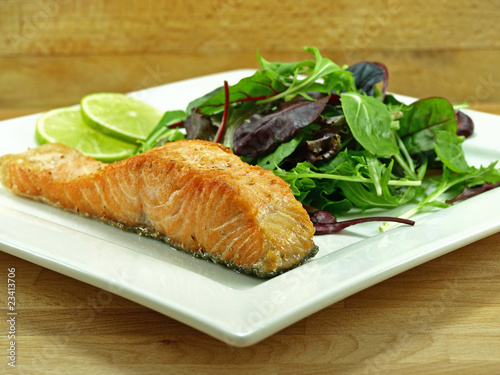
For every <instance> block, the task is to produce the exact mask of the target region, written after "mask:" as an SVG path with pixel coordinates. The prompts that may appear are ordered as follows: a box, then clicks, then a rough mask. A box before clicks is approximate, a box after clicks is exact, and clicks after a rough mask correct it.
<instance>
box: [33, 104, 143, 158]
mask: <svg viewBox="0 0 500 375" xmlns="http://www.w3.org/2000/svg"><path fill="white" fill-rule="evenodd" d="M35 135H36V140H37V141H38V143H40V144H43V143H48V142H50V143H55V142H57V143H62V144H65V145H67V146H70V147H73V148H75V149H77V150H78V151H80V152H81V153H83V154H85V155H88V156H90V157H93V158H94V159H97V160H101V161H103V162H107V163H109V162H113V161H116V160H121V159H124V158H126V157H127V156H130V155H131V154H133V153H134V152H135V150H136V149H137V145H134V144H131V143H127V142H123V141H121V140H118V139H114V138H111V137H108V136H107V135H105V134H102V133H100V132H98V131H96V130H95V129H93V128H91V127H89V126H87V125H86V124H85V122H84V121H83V119H82V115H81V110H80V106H72V107H65V108H58V109H53V110H50V111H48V112H45V113H43V114H42V115H41V116H40V117H39V118H38V119H37V122H36V132H35Z"/></svg>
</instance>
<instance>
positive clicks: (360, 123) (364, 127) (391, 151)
mask: <svg viewBox="0 0 500 375" xmlns="http://www.w3.org/2000/svg"><path fill="white" fill-rule="evenodd" d="M340 101H341V103H342V110H343V111H344V114H345V118H346V121H347V124H348V125H349V128H350V129H351V132H352V135H353V136H354V138H355V139H356V140H357V141H358V142H359V143H360V144H361V146H363V147H364V148H365V149H366V150H368V151H370V152H371V153H372V154H374V155H376V156H377V157H389V156H393V155H395V154H397V153H398V152H399V148H398V146H397V145H396V143H395V142H394V139H393V137H392V131H391V122H392V119H391V114H390V113H389V111H388V110H387V108H386V106H385V105H384V104H383V103H382V102H380V101H379V100H377V99H375V98H373V97H371V96H367V95H362V94H358V93H355V92H346V93H343V94H340Z"/></svg>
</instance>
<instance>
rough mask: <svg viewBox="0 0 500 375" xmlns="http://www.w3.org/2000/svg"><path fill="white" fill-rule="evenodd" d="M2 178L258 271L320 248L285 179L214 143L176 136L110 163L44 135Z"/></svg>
mask: <svg viewBox="0 0 500 375" xmlns="http://www.w3.org/2000/svg"><path fill="white" fill-rule="evenodd" d="M0 182H1V184H2V185H3V186H5V187H6V188H7V189H8V190H10V191H12V192H13V193H15V194H18V195H21V196H25V197H29V198H31V199H35V200H39V201H42V202H45V203H48V204H51V205H54V206H56V207H59V208H62V209H65V210H69V211H72V212H75V213H79V214H81V215H84V216H88V217H91V218H93V219H98V220H101V221H103V222H106V223H108V224H112V225H115V226H117V227H119V228H121V229H124V230H129V231H135V232H137V233H138V234H141V235H147V236H150V237H153V238H157V239H162V240H164V241H166V242H168V243H169V244H171V245H172V246H174V247H175V248H177V249H181V250H183V251H186V252H189V253H191V254H193V255H196V256H201V257H203V258H206V259H210V260H212V261H214V262H216V263H222V264H225V265H227V266H229V267H232V268H235V269H236V270H238V271H240V272H244V273H247V274H252V275H256V276H260V277H272V276H275V275H277V274H280V273H281V272H283V271H286V270H288V269H290V268H293V267H295V266H297V265H300V264H302V263H303V262H304V261H305V260H306V259H308V258H309V257H311V256H314V254H315V253H316V251H317V247H316V246H315V245H314V243H313V235H314V227H313V225H312V223H311V221H310V219H309V216H308V214H307V212H306V211H305V210H304V208H303V207H302V204H301V203H299V202H298V201H297V200H296V199H295V197H294V196H293V194H292V192H291V191H290V187H289V186H288V185H287V183H286V182H284V181H283V180H282V179H280V178H278V177H276V176H275V175H274V174H273V173H272V172H270V171H267V170H264V169H262V168H260V167H256V166H250V165H248V164H246V163H244V162H242V161H241V159H240V158H239V157H238V156H236V155H234V154H233V153H232V151H231V150H230V149H229V148H226V147H225V146H222V145H220V144H217V143H212V142H206V141H198V140H190V141H177V142H172V143H167V144H166V145H165V146H162V147H157V148H155V149H153V150H149V151H147V152H145V153H142V154H140V155H136V156H132V157H129V158H127V159H125V160H122V161H118V162H115V163H111V164H104V163H101V162H99V161H96V160H94V159H92V158H89V157H86V156H84V155H82V154H81V153H79V152H78V151H76V150H74V149H72V148H69V147H67V146H64V145H61V144H54V143H53V144H45V145H42V146H40V147H37V148H34V149H30V150H28V151H26V152H23V153H21V154H18V155H5V156H2V157H1V158H0Z"/></svg>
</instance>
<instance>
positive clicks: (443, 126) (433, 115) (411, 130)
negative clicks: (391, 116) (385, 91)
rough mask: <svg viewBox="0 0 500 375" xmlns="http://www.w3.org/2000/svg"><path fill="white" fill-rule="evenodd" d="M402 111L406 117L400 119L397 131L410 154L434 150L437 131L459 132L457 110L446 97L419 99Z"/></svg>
mask: <svg viewBox="0 0 500 375" xmlns="http://www.w3.org/2000/svg"><path fill="white" fill-rule="evenodd" d="M401 111H402V112H403V114H404V117H403V118H401V119H399V130H398V131H397V132H398V135H399V136H400V138H401V139H402V141H403V142H404V144H405V147H406V149H407V150H408V152H409V153H410V154H418V153H421V152H426V151H430V150H433V149H434V142H435V140H436V132H438V131H440V130H443V131H447V132H450V133H453V134H456V133H457V119H456V116H455V110H454V109H453V106H452V105H451V103H450V102H448V101H447V100H446V99H443V98H428V99H422V100H418V101H416V102H414V103H412V104H410V105H408V106H405V107H403V108H401Z"/></svg>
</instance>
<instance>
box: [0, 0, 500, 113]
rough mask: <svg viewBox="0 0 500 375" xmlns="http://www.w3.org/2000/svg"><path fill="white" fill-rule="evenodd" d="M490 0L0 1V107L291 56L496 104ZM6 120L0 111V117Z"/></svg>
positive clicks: (60, 101)
mask: <svg viewBox="0 0 500 375" xmlns="http://www.w3.org/2000/svg"><path fill="white" fill-rule="evenodd" d="M499 36H500V1H498V0H493V1H491V0H490V1H485V0H471V1H466V0H434V1H424V0H419V1H403V0H376V1H362V0H340V1H316V0H314V1H313V0H301V1H298V0H291V1H284V0H281V1H278V0H265V1H263V0H252V1H243V0H196V1H193V0H171V1H153V0H141V1H132V0H121V1H118V0H110V1H105V0H1V1H0V113H2V110H3V111H4V113H5V111H7V114H9V115H10V114H16V113H17V112H19V113H25V112H29V111H38V110H43V109H48V108H51V107H56V106H61V105H69V104H74V103H76V102H78V101H79V99H80V98H81V96H82V95H84V94H87V93H90V92H97V91H119V92H127V91H132V90H136V89H140V88H145V87H150V86H155V85H158V84H162V83H167V82H172V81H176V80H181V79H184V78H189V77H195V76H199V75H204V74H208V73H214V72H220V71H225V70H231V69H238V68H256V67H257V61H256V58H255V54H256V50H257V49H259V51H260V52H261V53H262V55H263V56H265V57H266V58H267V59H268V60H289V61H291V60H298V59H302V58H304V57H306V56H309V55H307V54H305V53H304V52H303V51H302V46H315V47H318V48H320V51H321V52H322V54H323V55H324V56H327V57H329V58H331V59H333V60H334V61H335V62H337V63H338V64H353V63H355V62H358V61H360V60H377V61H381V62H384V63H385V64H386V65H387V66H388V67H389V71H390V75H391V76H390V83H389V89H390V90H391V91H393V92H398V93H402V94H407V95H411V96H417V97H425V96H430V95H440V96H445V97H447V98H448V99H450V100H452V101H454V102H462V101H468V102H470V103H471V104H472V105H473V107H474V108H479V109H483V110H488V109H489V108H492V106H491V103H498V102H500V69H499V67H500V37H499ZM4 117H5V116H4Z"/></svg>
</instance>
